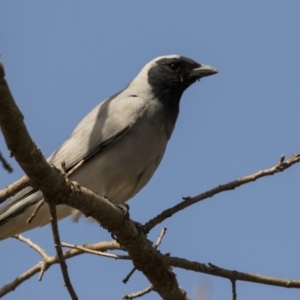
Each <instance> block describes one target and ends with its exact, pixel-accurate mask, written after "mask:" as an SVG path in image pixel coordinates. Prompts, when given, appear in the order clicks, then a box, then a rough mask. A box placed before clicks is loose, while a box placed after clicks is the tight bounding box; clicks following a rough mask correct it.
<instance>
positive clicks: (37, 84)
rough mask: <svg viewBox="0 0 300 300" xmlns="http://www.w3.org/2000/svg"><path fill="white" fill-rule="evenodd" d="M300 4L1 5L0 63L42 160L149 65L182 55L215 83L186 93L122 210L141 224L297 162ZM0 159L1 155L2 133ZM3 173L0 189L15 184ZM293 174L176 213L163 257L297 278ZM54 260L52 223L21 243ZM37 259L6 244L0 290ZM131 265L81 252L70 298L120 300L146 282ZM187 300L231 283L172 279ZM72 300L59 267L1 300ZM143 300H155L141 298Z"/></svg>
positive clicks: (71, 233) (80, 227)
mask: <svg viewBox="0 0 300 300" xmlns="http://www.w3.org/2000/svg"><path fill="white" fill-rule="evenodd" d="M299 11H300V3H299V2H297V1H271V0H269V1H267V0H266V1H257V0H254V1H237V0H236V1H231V0H229V1H196V0H195V1H176V2H175V1H109V2H108V1H107V2H105V1H69V0H64V1H20V0H15V1H7V0H3V1H1V4H0V40H1V44H0V54H1V60H2V62H3V63H4V65H5V69H6V76H7V80H8V82H9V85H10V88H11V90H12V93H13V95H14V97H15V100H16V101H17V103H18V105H19V107H20V108H21V110H22V111H23V113H24V116H25V122H26V125H27V127H28V129H29V131H30V133H31V135H32V137H33V138H34V140H35V141H36V143H37V145H38V146H39V147H40V148H41V150H42V151H43V153H44V154H45V156H49V155H50V154H51V153H52V151H54V150H55V149H56V148H57V147H58V146H59V145H60V144H61V143H62V142H63V141H64V140H65V139H66V138H67V137H68V136H69V134H70V133H71V132H72V130H73V129H74V127H75V126H76V124H77V123H78V122H79V121H80V120H81V118H82V117H83V116H85V114H87V113H88V112H89V111H90V110H91V109H92V108H93V107H95V106H96V105H97V104H98V103H99V102H101V101H102V100H104V99H105V98H107V97H109V96H110V95H112V94H113V93H115V92H117V91H119V90H120V89H122V88H123V87H124V86H126V84H127V83H128V82H129V81H130V80H131V79H132V78H133V77H134V76H135V75H136V74H137V73H138V72H139V70H140V69H141V68H142V67H143V66H144V64H145V63H147V62H148V61H149V60H151V59H153V58H155V57H156V56H160V55H166V54H182V55H185V56H188V57H190V58H192V59H194V60H196V61H198V62H200V63H204V64H210V65H212V66H214V67H216V68H218V69H219V71H220V73H219V74H217V75H215V76H212V77H209V78H204V79H203V80H201V82H200V83H196V84H195V85H193V86H192V87H191V88H190V89H189V90H188V91H186V92H185V94H184V96H183V98H182V101H181V110H180V116H179V119H178V122H177V124H176V128H175V131H174V133H173V136H172V138H171V141H170V143H169V145H168V149H167V152H166V154H165V157H164V159H163V161H162V163H161V165H160V167H159V169H158V170H157V172H156V173H155V175H154V177H153V178H152V180H151V181H150V183H149V184H148V185H147V186H146V187H145V188H144V189H143V190H142V191H141V192H140V193H139V194H138V195H137V196H136V197H135V198H134V199H132V200H131V201H130V202H129V204H130V213H131V217H132V219H133V220H135V221H139V222H141V223H144V222H146V221H147V220H149V219H150V218H151V217H153V216H155V215H156V214H158V213H159V212H161V211H162V210H164V209H166V208H168V207H170V206H172V205H175V204H176V203H178V202H179V201H181V197H182V196H194V195H197V194H199V193H201V192H204V191H206V190H207V189H210V188H213V187H215V186H217V185H219V184H224V183H227V182H229V181H231V180H234V179H237V178H239V177H241V176H244V175H247V174H251V173H254V172H256V171H258V170H260V169H264V168H268V167H271V166H273V165H275V164H276V163H277V162H278V160H279V157H280V155H281V154H283V153H284V154H285V155H286V157H289V156H291V155H292V154H293V153H296V152H299V150H300V147H299V136H298V134H297V131H298V129H297V128H300V118H299V111H300V104H299V95H300V88H299V86H300V85H299V70H300V58H299V53H300V39H299V28H300V19H299ZM0 149H1V152H2V153H3V154H4V155H5V156H6V157H8V156H9V153H8V151H7V150H6V147H5V144H4V142H3V139H2V137H1V138H0ZM10 162H11V164H12V165H13V167H14V169H15V171H14V173H13V174H7V173H6V172H5V171H4V170H2V169H0V178H1V187H5V186H6V185H8V184H9V183H12V182H13V181H15V180H17V179H18V178H19V177H21V176H22V171H21V170H20V168H18V166H17V164H16V163H15V162H14V160H13V159H11V160H10ZM299 170H300V165H295V166H294V167H292V168H291V169H289V170H287V171H285V172H284V173H281V174H277V175H274V176H272V177H268V178H263V179H260V180H259V181H257V182H254V183H251V184H248V185H246V186H243V187H240V188H238V189H237V190H235V191H230V192H226V193H223V194H220V195H218V196H215V197H213V198H212V199H208V200H205V201H203V202H201V203H198V204H197V205H194V206H193V207H191V208H189V209H186V210H185V211H182V212H180V213H178V214H177V215H175V216H174V217H173V218H171V219H169V220H167V221H166V222H164V224H162V225H159V226H158V227H156V228H155V229H154V230H153V231H152V232H151V234H150V235H149V238H150V239H153V240H156V237H157V236H158V234H159V232H160V230H161V228H162V226H166V227H167V228H168V231H167V234H166V236H165V238H164V240H163V244H162V245H161V246H160V250H161V251H162V252H171V254H172V255H174V256H180V257H185V258H187V259H190V260H196V261H199V262H202V263H208V262H210V263H213V264H215V265H218V266H220V267H224V268H229V269H236V270H239V271H243V272H251V273H257V274H261V275H268V276H277V277H283V278H290V279H299V277H300V272H299V266H298V264H299V260H298V257H299V252H300V238H299V236H300V229H299V228H300V219H299V209H300V205H299V195H300V186H299ZM60 230H61V235H62V239H63V240H64V241H65V242H70V243H77V244H80V243H90V242H96V241H99V240H110V235H109V234H108V233H106V232H105V231H104V230H103V229H101V228H99V227H98V226H97V225H95V224H90V223H88V222H87V221H86V220H85V219H83V220H81V221H80V222H79V223H78V224H73V223H71V221H70V220H69V219H66V220H64V221H62V222H61V223H60ZM25 236H27V237H29V238H31V239H32V240H33V241H34V242H36V243H38V244H40V245H41V246H42V247H44V248H45V249H46V251H47V252H48V253H50V254H54V247H53V244H52V237H51V233H50V228H49V226H47V227H45V228H42V229H36V230H33V231H31V232H28V233H26V234H25ZM39 260H40V257H39V256H38V255H37V254H36V253H35V252H34V251H33V250H31V249H29V247H27V246H26V245H24V244H21V243H19V242H18V241H16V240H14V239H8V240H6V241H3V242H1V244H0V264H1V268H0V285H1V286H2V285H3V284H6V283H8V282H10V281H12V280H13V279H14V278H15V277H16V276H18V275H19V274H21V273H23V272H24V271H26V270H27V269H28V268H29V267H31V266H32V265H33V264H35V263H36V262H38V261H39ZM131 265H132V264H131V263H130V262H127V261H114V260H109V259H107V258H101V257H96V256H92V255H84V256H80V257H77V258H74V259H72V260H69V261H68V266H69V271H70V274H71V280H72V282H73V283H74V286H75V289H76V292H77V293H78V295H79V297H80V299H91V298H95V297H102V299H120V298H121V296H122V295H123V294H126V293H130V292H134V291H138V290H141V289H144V288H146V287H147V286H148V283H147V280H146V279H145V278H144V276H143V275H142V274H140V273H138V272H136V273H135V275H134V276H133V277H132V278H131V280H130V281H129V283H128V284H127V285H124V284H123V283H122V279H123V278H124V277H125V276H126V275H127V273H128V272H129V271H130V270H131ZM174 271H175V272H176V274H177V277H178V281H179V283H180V285H181V286H182V287H183V288H184V289H185V290H186V291H187V292H188V293H189V295H190V296H191V297H192V299H193V300H199V299H201V298H199V297H197V296H196V294H197V293H196V290H197V287H199V286H202V287H204V289H205V290H206V291H207V293H208V295H207V298H203V299H201V300H204V299H209V300H215V299H231V285H230V282H229V281H228V280H225V279H221V278H215V277H212V276H208V275H203V274H199V273H193V272H187V271H184V270H178V269H175V270H174ZM237 293H238V299H243V300H248V299H265V300H269V299H270V300H271V299H272V300H276V299H289V300H294V299H299V295H300V291H298V290H295V289H290V290H289V289H284V288H278V287H270V286H264V285H257V284H252V283H244V282H238V283H237ZM53 297H55V298H57V299H68V294H67V291H66V289H65V288H64V287H63V281H62V276H61V273H60V269H59V268H58V266H54V267H52V268H51V269H50V270H48V271H47V272H46V274H45V275H44V278H43V281H42V282H38V281H37V276H34V277H33V278H31V279H30V280H28V281H27V282H25V283H24V284H22V285H21V286H20V287H19V288H17V290H16V291H14V292H13V293H10V294H9V295H7V296H6V298H5V299H8V300H9V299H13V300H18V299H29V298H31V299H45V300H47V299H53ZM143 299H159V297H158V295H157V294H155V293H151V294H150V295H147V296H145V297H144V298H143Z"/></svg>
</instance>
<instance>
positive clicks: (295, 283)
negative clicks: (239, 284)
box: [165, 256, 300, 289]
mask: <svg viewBox="0 0 300 300" xmlns="http://www.w3.org/2000/svg"><path fill="white" fill-rule="evenodd" d="M165 258H166V261H167V262H168V263H169V264H170V265H171V266H173V267H177V268H181V269H185V270H191V271H195V272H199V273H204V274H210V275H214V276H218V277H223V278H227V279H229V280H241V281H247V282H255V283H261V284H267V285H273V286H281V287H286V288H297V289H299V288H300V280H290V279H283V278H276V277H268V276H262V275H258V274H251V273H243V272H238V271H235V270H227V269H223V268H220V267H217V266H215V265H213V264H210V263H209V264H208V265H206V264H201V263H199V262H195V261H189V260H187V259H184V258H179V257H171V256H170V257H168V256H166V257H165Z"/></svg>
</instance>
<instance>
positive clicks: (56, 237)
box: [48, 202, 78, 300]
mask: <svg viewBox="0 0 300 300" xmlns="http://www.w3.org/2000/svg"><path fill="white" fill-rule="evenodd" d="M48 205H49V211H50V221H51V227H52V234H53V240H54V246H55V249H56V253H57V256H58V260H59V264H60V268H61V272H62V275H63V278H64V282H65V286H66V287H67V289H68V291H69V294H70V296H71V298H72V299H73V300H78V297H77V295H76V292H75V290H74V288H73V286H72V283H71V280H70V277H69V274H68V267H67V264H66V261H65V258H64V255H63V251H62V249H61V246H60V237H59V232H58V226H57V215H56V205H55V204H54V203H51V202H48Z"/></svg>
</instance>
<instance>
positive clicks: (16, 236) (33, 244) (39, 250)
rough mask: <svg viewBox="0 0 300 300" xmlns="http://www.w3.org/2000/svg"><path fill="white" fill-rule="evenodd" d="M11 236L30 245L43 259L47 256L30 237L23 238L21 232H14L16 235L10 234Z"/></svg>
mask: <svg viewBox="0 0 300 300" xmlns="http://www.w3.org/2000/svg"><path fill="white" fill-rule="evenodd" d="M12 238H15V239H17V240H19V241H21V242H23V243H26V244H27V245H28V246H29V247H31V248H32V249H34V250H35V251H36V252H38V253H39V254H40V255H41V256H42V257H43V258H44V259H46V258H48V257H49V255H48V254H47V253H46V251H45V250H44V249H42V248H41V247H40V246H39V245H37V244H35V243H33V242H32V241H31V240H30V239H27V238H25V237H24V236H22V235H21V234H16V235H14V236H12Z"/></svg>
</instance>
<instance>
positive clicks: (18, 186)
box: [0, 176, 31, 203]
mask: <svg viewBox="0 0 300 300" xmlns="http://www.w3.org/2000/svg"><path fill="white" fill-rule="evenodd" d="M30 184H31V181H30V179H29V178H28V177H27V176H23V177H22V178H21V179H19V180H18V181H16V182H14V183H13V184H10V185H9V186H7V187H6V188H5V189H3V190H1V191H0V203H2V202H4V201H5V200H7V199H8V198H9V197H11V196H13V195H15V194H16V193H18V192H20V191H21V190H23V189H24V188H25V187H26V186H28V185H30Z"/></svg>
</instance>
